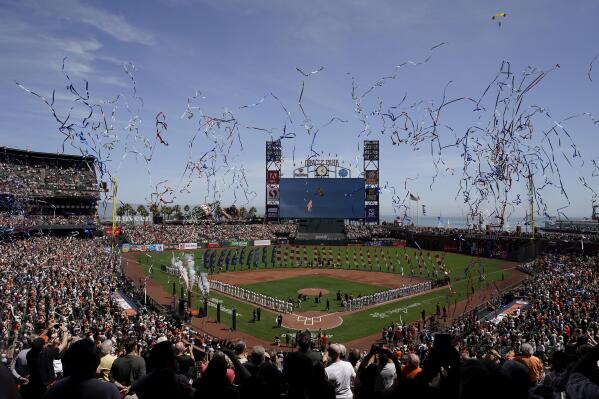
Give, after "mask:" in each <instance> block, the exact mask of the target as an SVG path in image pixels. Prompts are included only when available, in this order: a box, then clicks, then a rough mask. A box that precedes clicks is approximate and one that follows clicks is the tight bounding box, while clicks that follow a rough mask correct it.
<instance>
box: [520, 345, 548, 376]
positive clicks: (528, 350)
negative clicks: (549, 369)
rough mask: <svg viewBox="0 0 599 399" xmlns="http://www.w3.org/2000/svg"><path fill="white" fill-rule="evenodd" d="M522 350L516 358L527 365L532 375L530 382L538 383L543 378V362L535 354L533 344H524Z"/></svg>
mask: <svg viewBox="0 0 599 399" xmlns="http://www.w3.org/2000/svg"><path fill="white" fill-rule="evenodd" d="M520 351H521V352H522V354H521V355H520V356H517V357H516V358H514V360H516V361H518V362H520V363H522V364H524V365H525V366H526V368H527V369H528V372H529V375H530V382H531V383H533V384H536V383H537V382H539V381H541V379H542V378H543V362H542V361H541V359H539V358H538V357H536V356H535V355H534V350H533V348H532V345H530V344H528V343H524V344H522V346H521V347H520Z"/></svg>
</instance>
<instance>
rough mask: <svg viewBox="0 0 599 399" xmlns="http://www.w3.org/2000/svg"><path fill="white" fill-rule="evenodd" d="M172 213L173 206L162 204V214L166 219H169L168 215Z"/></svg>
mask: <svg viewBox="0 0 599 399" xmlns="http://www.w3.org/2000/svg"><path fill="white" fill-rule="evenodd" d="M172 213H173V208H171V207H170V206H163V207H162V214H163V215H164V216H166V218H167V219H170V216H171V215H172Z"/></svg>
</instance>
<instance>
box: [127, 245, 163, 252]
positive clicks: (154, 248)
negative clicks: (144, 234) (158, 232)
mask: <svg viewBox="0 0 599 399" xmlns="http://www.w3.org/2000/svg"><path fill="white" fill-rule="evenodd" d="M129 251H130V252H162V251H164V245H162V244H150V245H143V244H129Z"/></svg>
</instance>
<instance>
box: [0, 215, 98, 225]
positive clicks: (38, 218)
mask: <svg viewBox="0 0 599 399" xmlns="http://www.w3.org/2000/svg"><path fill="white" fill-rule="evenodd" d="M94 222H95V217H94V216H89V215H85V216H83V215H69V216H64V215H56V216H54V215H27V216H25V215H17V214H15V213H12V212H0V227H7V228H19V227H25V228H27V227H35V226H53V225H82V224H88V223H94Z"/></svg>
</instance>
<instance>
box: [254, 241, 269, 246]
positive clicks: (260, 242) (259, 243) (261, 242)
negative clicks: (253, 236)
mask: <svg viewBox="0 0 599 399" xmlns="http://www.w3.org/2000/svg"><path fill="white" fill-rule="evenodd" d="M265 245H270V240H254V246H255V247H263V246H265Z"/></svg>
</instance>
